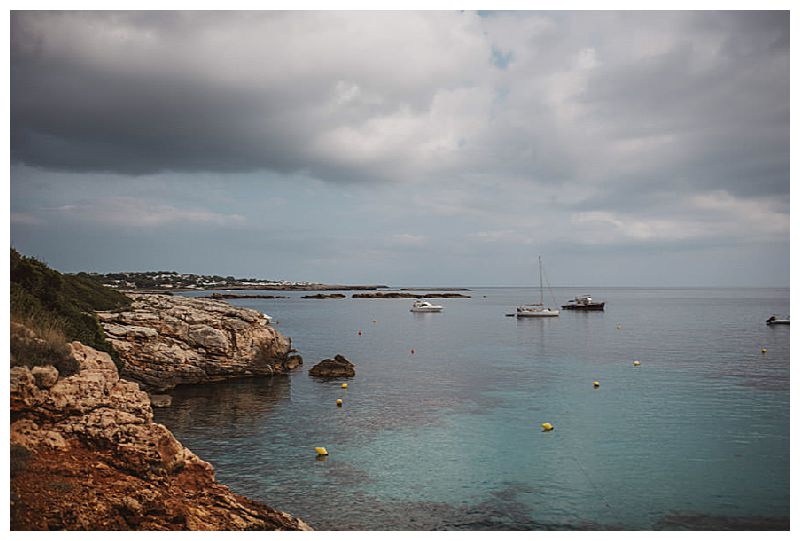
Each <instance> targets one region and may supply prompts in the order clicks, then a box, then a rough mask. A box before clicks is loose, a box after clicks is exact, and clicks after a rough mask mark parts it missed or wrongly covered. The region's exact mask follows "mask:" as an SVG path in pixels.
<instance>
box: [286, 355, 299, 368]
mask: <svg viewBox="0 0 800 541" xmlns="http://www.w3.org/2000/svg"><path fill="white" fill-rule="evenodd" d="M302 364H303V357H301V356H300V355H297V354H293V355H289V356H288V357H287V358H286V368H287V370H292V369H294V368H297V367H298V366H300V365H302Z"/></svg>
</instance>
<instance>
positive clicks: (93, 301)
mask: <svg viewBox="0 0 800 541" xmlns="http://www.w3.org/2000/svg"><path fill="white" fill-rule="evenodd" d="M130 303H131V301H130V299H129V298H128V297H126V296H125V295H123V294H122V293H119V292H118V291H114V290H113V289H110V288H107V287H105V286H103V285H102V284H100V283H99V282H97V281H96V280H94V279H93V278H91V277H90V276H89V275H88V274H84V273H81V274H77V275H65V274H61V273H60V272H58V271H56V270H53V269H51V268H50V267H48V266H47V265H45V264H44V263H42V262H41V261H38V260H37V259H35V258H32V257H25V256H23V255H21V254H20V253H19V252H17V251H16V250H14V249H13V248H12V249H11V320H12V322H17V323H20V324H22V325H24V326H25V327H27V328H29V329H31V330H32V331H33V332H34V333H35V334H36V336H37V337H39V338H40V340H38V341H37V340H34V341H31V340H28V339H26V337H25V336H23V335H21V334H19V333H14V332H12V340H11V350H12V351H11V353H12V358H13V359H14V362H15V363H16V364H24V365H26V366H35V365H37V364H44V363H45V362H46V361H47V359H45V358H44V357H43V356H46V355H48V354H53V355H54V356H56V357H58V352H59V351H63V350H61V349H60V348H59V347H58V346H59V344H62V345H66V343H67V342H70V341H72V340H78V341H79V342H81V343H83V344H86V345H87V346H91V347H93V348H95V349H96V350H98V351H105V352H106V353H108V354H109V355H111V358H112V359H114V362H115V363H117V365H118V366H119V356H118V355H117V353H116V352H115V351H114V349H113V348H112V347H111V344H110V343H109V342H108V341H107V340H106V337H105V334H104V333H103V328H102V327H101V326H100V323H99V322H98V320H97V316H96V315H95V311H97V310H114V309H119V308H123V307H125V306H128V305H130ZM15 335H16V337H15ZM41 340H44V342H45V343H46V344H47V345H44V344H42V343H41ZM55 360H58V359H55ZM50 364H52V363H50Z"/></svg>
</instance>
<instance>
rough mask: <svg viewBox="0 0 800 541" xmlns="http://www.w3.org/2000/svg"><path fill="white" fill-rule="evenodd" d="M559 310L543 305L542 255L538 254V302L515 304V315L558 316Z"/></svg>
mask: <svg viewBox="0 0 800 541" xmlns="http://www.w3.org/2000/svg"><path fill="white" fill-rule="evenodd" d="M559 313H560V311H559V310H557V309H555V308H548V307H545V305H544V287H543V285H542V256H539V302H538V303H535V304H523V305H521V306H517V311H516V312H515V313H514V315H515V316H517V317H558V314H559Z"/></svg>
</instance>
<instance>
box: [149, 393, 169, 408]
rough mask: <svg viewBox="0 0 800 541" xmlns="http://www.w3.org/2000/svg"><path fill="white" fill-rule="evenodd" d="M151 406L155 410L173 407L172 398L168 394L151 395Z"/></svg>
mask: <svg viewBox="0 0 800 541" xmlns="http://www.w3.org/2000/svg"><path fill="white" fill-rule="evenodd" d="M150 405H151V406H153V407H154V408H168V407H170V406H171V405H172V397H171V396H170V395H168V394H151V395H150Z"/></svg>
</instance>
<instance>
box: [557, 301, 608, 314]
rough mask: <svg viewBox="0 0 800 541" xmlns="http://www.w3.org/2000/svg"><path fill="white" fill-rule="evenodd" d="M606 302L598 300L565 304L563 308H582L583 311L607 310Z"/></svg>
mask: <svg viewBox="0 0 800 541" xmlns="http://www.w3.org/2000/svg"><path fill="white" fill-rule="evenodd" d="M605 305H606V303H604V302H598V303H595V304H565V305H563V306H562V307H561V308H562V309H564V310H580V311H582V312H595V311H596V312H599V311H603V310H605Z"/></svg>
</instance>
